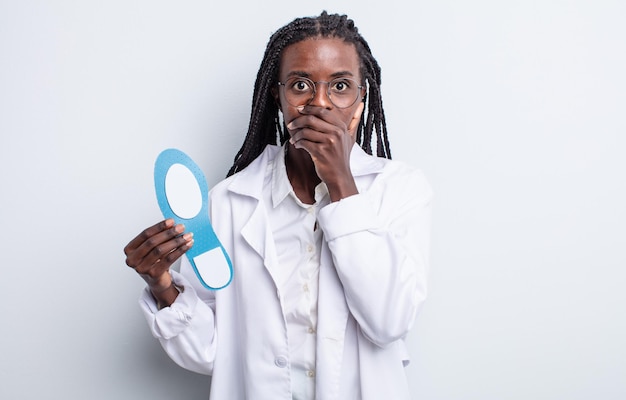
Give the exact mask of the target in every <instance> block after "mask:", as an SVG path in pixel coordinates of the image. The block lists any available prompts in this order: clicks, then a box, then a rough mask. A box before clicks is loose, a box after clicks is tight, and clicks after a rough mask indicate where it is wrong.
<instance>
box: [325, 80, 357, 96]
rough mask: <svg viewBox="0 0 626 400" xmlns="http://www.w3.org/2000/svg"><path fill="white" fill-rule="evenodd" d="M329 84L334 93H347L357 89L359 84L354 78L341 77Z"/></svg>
mask: <svg viewBox="0 0 626 400" xmlns="http://www.w3.org/2000/svg"><path fill="white" fill-rule="evenodd" d="M329 86H330V91H331V92H332V93H333V94H346V93H351V92H353V91H354V90H356V87H357V84H356V82H355V81H353V80H352V79H348V78H339V79H334V80H333V81H331V82H330V85H329Z"/></svg>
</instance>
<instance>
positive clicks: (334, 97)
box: [278, 76, 364, 108]
mask: <svg viewBox="0 0 626 400" xmlns="http://www.w3.org/2000/svg"><path fill="white" fill-rule="evenodd" d="M320 83H325V84H326V85H327V89H326V94H327V95H328V98H329V99H330V102H331V103H333V105H334V106H335V107H337V108H348V107H350V106H352V105H353V104H354V103H356V101H357V100H358V99H359V97H360V96H361V91H362V90H363V88H364V86H361V85H359V84H358V83H357V81H355V80H354V79H350V78H335V79H333V80H332V81H330V82H324V81H318V82H313V81H312V80H310V79H308V78H304V77H302V76H294V77H292V78H289V79H287V81H286V82H284V83H283V82H278V86H279V87H282V88H283V94H284V95H285V100H287V103H289V104H291V105H292V106H294V107H302V106H306V105H307V104H309V103H310V102H311V100H313V97H315V93H317V85H319V84H320Z"/></svg>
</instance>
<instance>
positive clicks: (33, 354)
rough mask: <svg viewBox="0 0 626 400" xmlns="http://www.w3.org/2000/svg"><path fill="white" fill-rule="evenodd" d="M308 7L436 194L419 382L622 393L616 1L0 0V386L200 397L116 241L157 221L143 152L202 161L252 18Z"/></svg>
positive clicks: (223, 146)
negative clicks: (367, 69)
mask: <svg viewBox="0 0 626 400" xmlns="http://www.w3.org/2000/svg"><path fill="white" fill-rule="evenodd" d="M408 4H411V6H410V9H409V8H408V7H409V6H408ZM325 8H326V9H328V10H330V11H337V12H345V13H348V14H349V15H350V16H351V17H352V18H354V19H355V20H356V22H357V25H358V26H359V27H360V29H361V32H362V33H363V34H364V36H365V37H366V38H367V39H368V40H369V42H370V45H371V47H372V48H373V50H374V54H375V55H376V57H377V58H378V60H379V62H380V64H381V65H382V67H383V81H384V86H383V95H384V98H385V106H386V111H387V117H388V125H389V130H390V134H391V140H392V150H393V152H394V156H395V158H396V159H400V160H405V161H407V162H410V163H412V164H414V165H416V166H419V167H421V168H423V169H424V170H425V172H426V174H427V176H428V177H429V179H430V180H431V182H432V184H433V187H434V189H435V191H436V203H435V210H434V211H435V214H434V226H433V248H432V276H431V292H430V298H429V300H428V302H427V304H426V305H425V307H424V309H423V313H422V314H421V316H420V317H419V321H418V323H417V326H416V327H415V329H414V331H413V333H412V335H411V336H410V338H409V342H410V349H411V352H412V355H413V358H414V361H413V363H412V364H411V365H410V366H409V367H408V368H407V373H408V375H409V377H410V380H411V385H412V387H413V392H414V397H415V398H416V399H429V400H435V399H441V400H452V399H463V400H465V399H481V400H484V399H511V400H527V399H604V400H609V399H623V398H626V379H625V377H626V343H625V339H624V338H625V337H626V295H625V290H624V287H625V286H626V269H625V267H626V230H625V225H626V214H625V211H624V209H625V206H624V204H626V184H625V179H624V172H625V171H626V162H625V161H624V153H625V150H626V146H625V144H626V139H625V136H626V129H625V128H626V122H625V121H626V119H625V118H624V110H625V107H626V95H625V93H626V78H625V77H624V71H626V52H624V43H625V39H626V25H625V24H624V20H625V17H626V3H624V2H623V1H621V0H615V1H611V0H597V1H576V0H572V1H565V0H563V1H560V0H543V1H521V0H520V1H513V0H511V1H495V0H476V1H460V0H437V1H416V2H412V3H407V2H399V1H397V2H396V1H381V2H373V1H364V0H347V1H335V2H330V1H318V2H308V3H303V2H292V1H275V2H268V1H263V2H252V1H250V2H248V3H242V2H239V1H228V2H219V3H218V2H210V1H179V2H174V1H163V0H150V1H148V0H141V1H139V0H138V1H133V0H131V1H121V0H112V1H107V2H103V1H100V2H96V1H60V0H59V1H35V0H25V1H6V0H2V1H0V135H1V142H0V143H1V145H0V166H1V173H0V187H1V189H0V190H1V196H0V199H1V200H0V221H1V222H2V227H1V228H0V246H1V253H0V254H1V256H0V260H1V263H2V278H1V279H0V319H1V321H2V322H1V327H2V328H1V332H2V336H1V339H0V354H1V356H0V381H1V383H0V398H3V399H42V398H67V399H170V398H180V399H204V398H207V394H208V389H209V380H208V378H206V377H203V376H199V375H194V374H192V373H190V372H186V371H184V370H182V369H180V368H178V367H177V366H175V365H174V364H173V363H172V362H171V361H170V360H169V359H167V358H166V357H165V356H164V355H163V353H162V351H161V350H160V347H159V345H158V344H157V342H156V341H155V340H154V339H152V337H151V336H150V334H149V332H148V329H147V327H146V326H145V322H144V321H143V317H142V316H141V315H140V313H139V310H138V307H137V303H136V299H137V297H138V295H139V292H140V290H141V289H142V287H143V283H142V281H141V279H140V278H138V277H137V276H135V275H134V273H133V271H131V270H129V269H128V268H127V267H126V266H125V264H124V256H123V254H122V248H123V246H124V245H125V244H126V243H127V242H128V240H130V239H131V238H132V237H133V236H134V235H135V234H136V233H137V232H138V231H139V230H141V229H142V228H143V227H145V226H147V225H149V224H151V223H153V222H155V221H156V220H158V219H159V218H160V213H159V210H158V207H157V204H156V199H155V197H154V191H153V187H152V166H153V162H154V160H155V158H156V155H157V154H158V153H159V152H160V151H161V150H163V149H164V148H166V147H178V148H181V149H183V150H184V151H186V152H187V153H189V154H190V155H191V156H192V157H193V158H194V159H195V160H196V161H197V162H198V163H199V164H200V165H201V166H202V167H203V169H204V170H205V172H206V174H207V177H208V179H209V184H210V185H212V184H214V183H215V182H217V181H218V180H219V179H221V177H223V176H224V174H225V173H226V171H227V169H228V167H229V166H230V165H231V161H232V158H233V156H234V154H235V152H236V150H237V149H238V147H239V145H240V143H241V141H242V140H243V135H244V132H245V130H246V126H247V118H248V115H249V107H250V100H251V92H252V85H253V81H254V78H255V73H256V70H257V68H258V64H259V62H260V59H261V56H262V53H263V50H264V48H265V45H266V43H267V40H268V38H269V35H270V34H271V33H272V32H273V31H274V30H275V29H277V28H278V27H279V26H282V25H283V24H285V23H287V22H289V21H290V20H291V19H293V18H294V17H296V16H302V15H313V14H318V13H319V12H320V11H321V10H322V9H325Z"/></svg>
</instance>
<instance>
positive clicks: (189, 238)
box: [135, 233, 193, 275]
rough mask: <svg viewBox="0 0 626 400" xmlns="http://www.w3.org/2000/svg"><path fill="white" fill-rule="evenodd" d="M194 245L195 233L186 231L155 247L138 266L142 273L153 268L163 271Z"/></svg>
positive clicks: (136, 268) (146, 272)
mask: <svg viewBox="0 0 626 400" xmlns="http://www.w3.org/2000/svg"><path fill="white" fill-rule="evenodd" d="M191 246H193V234H192V233H186V234H184V235H181V236H177V237H175V238H173V239H171V240H168V241H167V242H165V243H162V244H160V245H158V246H156V247H154V248H153V249H152V250H151V251H150V253H148V254H147V255H146V256H145V257H144V258H143V259H142V260H141V261H140V262H139V263H138V264H137V265H136V266H135V270H136V271H137V272H138V273H140V274H149V275H152V274H151V273H150V271H151V270H152V269H155V268H156V270H157V272H160V273H162V271H163V270H167V269H168V268H169V267H170V266H171V265H172V264H173V263H174V262H175V261H176V260H177V259H178V258H179V257H180V256H181V255H183V254H185V252H187V250H189V249H190V248H191Z"/></svg>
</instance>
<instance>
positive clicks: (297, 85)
mask: <svg viewBox="0 0 626 400" xmlns="http://www.w3.org/2000/svg"><path fill="white" fill-rule="evenodd" d="M314 86H315V85H314V84H313V82H312V81H311V80H309V79H307V78H293V79H290V80H289V81H288V82H287V88H288V89H289V90H290V91H292V92H294V93H298V94H307V93H311V92H312V91H313V87H314Z"/></svg>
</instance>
